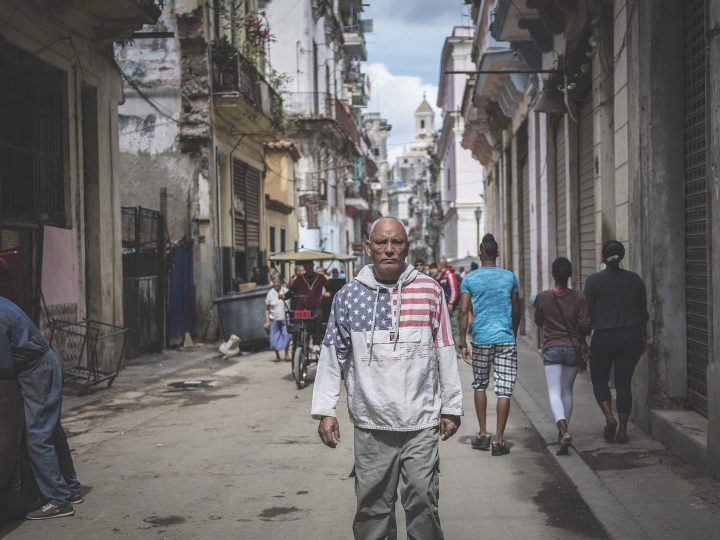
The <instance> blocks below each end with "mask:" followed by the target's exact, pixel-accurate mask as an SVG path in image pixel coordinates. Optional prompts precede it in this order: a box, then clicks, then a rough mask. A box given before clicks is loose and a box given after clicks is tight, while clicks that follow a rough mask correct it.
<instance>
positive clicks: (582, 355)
mask: <svg viewBox="0 0 720 540" xmlns="http://www.w3.org/2000/svg"><path fill="white" fill-rule="evenodd" d="M553 300H555V306H556V307H557V309H558V311H559V312H560V317H561V318H562V321H563V324H564V325H565V331H566V332H567V335H568V337H569V338H570V341H571V342H572V341H573V333H572V332H570V328H571V327H570V325H569V324H568V323H567V320H566V319H565V314H564V313H563V310H562V308H560V302H559V301H558V299H557V295H556V294H554V293H553ZM573 331H574V332H575V333H576V336H575V339H576V340H577V342H578V346H577V347H574V349H575V359H576V360H577V363H578V366H579V367H580V370H582V371H585V370H587V368H588V365H589V364H590V348H589V347H588V346H587V343H586V342H585V340H584V339H582V338H581V337H578V336H580V332H578V331H577V330H576V329H575V328H573Z"/></svg>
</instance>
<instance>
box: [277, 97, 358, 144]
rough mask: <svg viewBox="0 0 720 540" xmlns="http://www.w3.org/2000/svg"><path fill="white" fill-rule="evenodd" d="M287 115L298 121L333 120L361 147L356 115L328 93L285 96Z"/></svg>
mask: <svg viewBox="0 0 720 540" xmlns="http://www.w3.org/2000/svg"><path fill="white" fill-rule="evenodd" d="M283 104H284V108H285V113H286V114H287V115H288V116H291V117H294V118H298V119H304V118H307V119H322V118H327V119H332V120H335V121H336V122H337V123H338V124H339V126H340V128H341V129H342V130H343V131H344V132H345V134H346V135H347V136H348V137H349V138H350V139H351V140H352V141H353V143H355V145H356V146H357V147H358V148H359V147H360V138H361V136H360V131H359V130H358V128H357V126H356V125H355V115H354V114H353V113H352V111H351V110H350V109H349V108H348V107H347V106H346V105H345V104H344V103H343V102H342V101H341V100H339V99H338V98H336V97H335V96H334V95H332V94H329V93H327V92H295V93H289V94H286V95H285V96H284V102H283Z"/></svg>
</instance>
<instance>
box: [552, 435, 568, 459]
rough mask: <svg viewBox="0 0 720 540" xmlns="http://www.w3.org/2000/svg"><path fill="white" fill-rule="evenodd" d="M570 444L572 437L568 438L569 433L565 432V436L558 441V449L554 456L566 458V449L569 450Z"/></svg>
mask: <svg viewBox="0 0 720 540" xmlns="http://www.w3.org/2000/svg"><path fill="white" fill-rule="evenodd" d="M571 444H572V437H571V436H570V433H568V432H567V431H566V432H565V435H563V436H562V438H561V439H560V448H559V449H558V451H557V452H555V455H556V456H567V455H568V448H570V445H571Z"/></svg>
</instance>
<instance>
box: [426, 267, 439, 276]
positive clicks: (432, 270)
mask: <svg viewBox="0 0 720 540" xmlns="http://www.w3.org/2000/svg"><path fill="white" fill-rule="evenodd" d="M428 272H429V274H430V275H431V276H432V277H434V278H437V277H438V276H439V275H440V270H438V269H437V268H430V270H428Z"/></svg>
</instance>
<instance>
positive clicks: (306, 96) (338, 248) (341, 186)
mask: <svg viewBox="0 0 720 540" xmlns="http://www.w3.org/2000/svg"><path fill="white" fill-rule="evenodd" d="M265 4H266V7H265V9H266V10H267V14H268V20H269V21H270V26H271V28H272V29H273V33H274V34H275V39H274V41H273V42H272V43H270V44H269V58H270V61H271V63H272V65H273V67H274V69H276V70H277V71H278V72H281V73H285V74H287V75H288V77H287V80H286V81H285V84H284V89H283V100H284V104H285V114H286V115H287V118H288V120H289V122H288V126H287V130H286V136H287V138H288V139H289V140H292V141H293V142H294V143H295V144H296V145H297V147H298V149H299V151H300V155H301V158H300V160H299V161H298V164H297V170H298V184H297V193H298V218H299V244H300V247H305V248H310V249H321V250H326V251H332V252H336V253H348V252H350V251H351V249H352V245H353V243H354V242H355V241H356V239H357V240H358V241H359V240H360V238H356V235H358V234H360V233H361V232H362V231H361V229H362V227H361V226H359V222H360V221H361V219H362V218H361V216H362V215H363V214H365V213H366V212H367V211H368V210H369V205H368V201H367V194H368V188H367V185H368V183H369V181H368V178H369V176H368V173H370V174H371V173H372V170H371V169H372V167H370V169H368V167H367V159H368V158H369V152H370V150H369V146H368V141H367V140H366V138H365V137H364V136H363V134H362V132H361V124H360V111H361V110H362V108H364V106H365V105H366V104H367V101H368V95H369V91H368V89H369V84H368V81H367V77H366V76H365V74H364V73H363V72H362V69H361V68H362V62H364V61H365V60H366V58H367V51H366V48H365V32H366V31H369V30H371V25H372V21H368V20H364V19H363V18H362V11H363V5H362V2H360V1H359V0H340V1H327V0H301V1H299V2H298V1H295V0H272V1H271V2H266V3H265Z"/></svg>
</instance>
